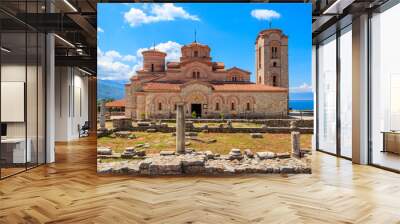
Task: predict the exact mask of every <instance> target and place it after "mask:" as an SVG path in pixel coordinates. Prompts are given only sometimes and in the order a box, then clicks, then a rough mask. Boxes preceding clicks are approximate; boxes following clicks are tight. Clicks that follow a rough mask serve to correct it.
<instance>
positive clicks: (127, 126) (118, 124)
mask: <svg viewBox="0 0 400 224" xmlns="http://www.w3.org/2000/svg"><path fill="white" fill-rule="evenodd" d="M113 127H114V129H116V130H120V131H125V130H131V129H132V120H131V119H128V118H121V119H114V120H113Z"/></svg>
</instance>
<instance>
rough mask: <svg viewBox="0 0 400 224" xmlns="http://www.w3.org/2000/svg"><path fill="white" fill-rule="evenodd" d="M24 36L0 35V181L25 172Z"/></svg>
mask: <svg viewBox="0 0 400 224" xmlns="http://www.w3.org/2000/svg"><path fill="white" fill-rule="evenodd" d="M26 40H27V39H26V33H25V32H20V33H2V34H1V44H2V47H3V49H7V50H1V54H2V56H1V123H2V129H3V131H2V140H1V160H2V170H1V172H2V177H5V176H9V175H12V174H15V173H17V172H21V171H23V170H25V165H26V161H28V162H30V159H31V154H30V153H31V152H30V151H29V150H28V151H26V122H25V121H26V119H25V91H26V74H27V67H26V55H27V54H26Z"/></svg>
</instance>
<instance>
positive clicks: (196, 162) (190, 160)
mask: <svg viewBox="0 0 400 224" xmlns="http://www.w3.org/2000/svg"><path fill="white" fill-rule="evenodd" d="M181 161H182V166H184V167H185V166H204V163H205V161H206V156H205V155H196V156H194V155H185V156H183V157H182V160H181Z"/></svg>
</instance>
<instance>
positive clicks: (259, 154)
mask: <svg viewBox="0 0 400 224" xmlns="http://www.w3.org/2000/svg"><path fill="white" fill-rule="evenodd" d="M256 155H257V157H258V158H259V159H274V158H276V154H275V153H273V152H256Z"/></svg>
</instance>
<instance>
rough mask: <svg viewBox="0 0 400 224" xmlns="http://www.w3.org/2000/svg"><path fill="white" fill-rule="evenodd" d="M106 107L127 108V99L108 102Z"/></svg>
mask: <svg viewBox="0 0 400 224" xmlns="http://www.w3.org/2000/svg"><path fill="white" fill-rule="evenodd" d="M105 106H106V107H125V99H120V100H114V101H111V102H107V103H106V105H105Z"/></svg>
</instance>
